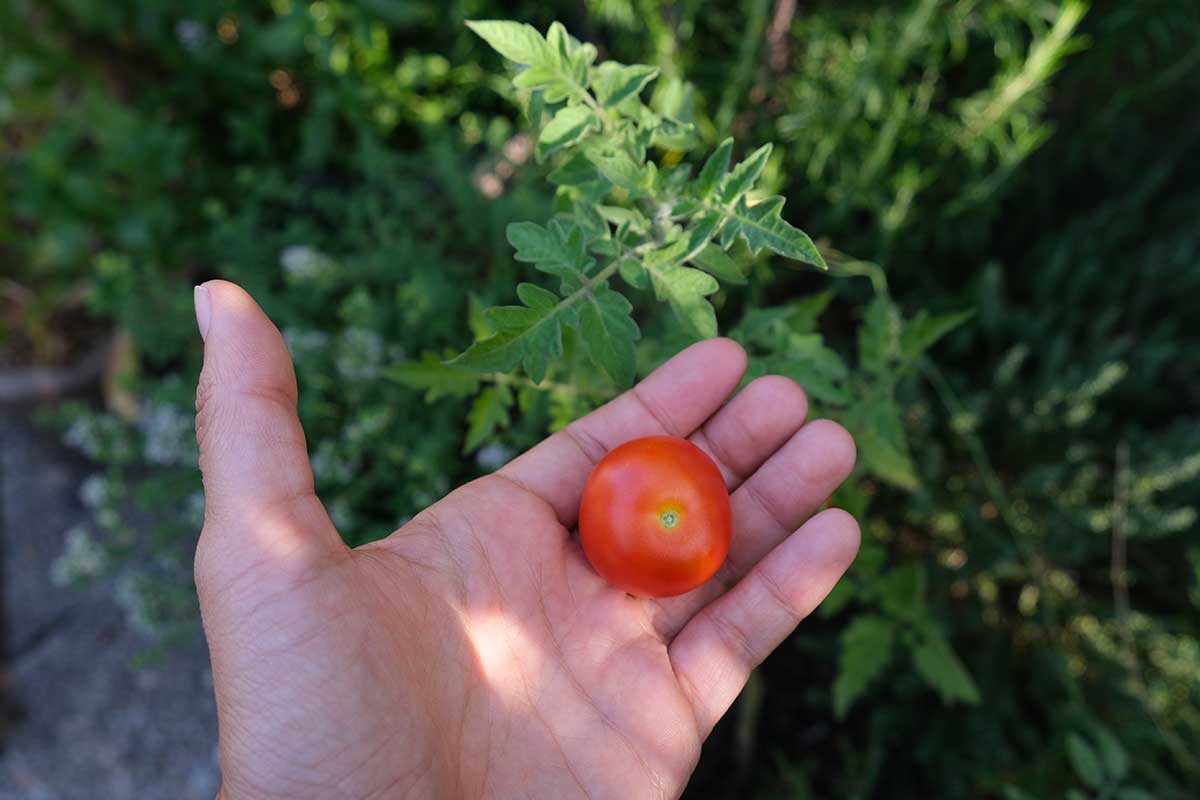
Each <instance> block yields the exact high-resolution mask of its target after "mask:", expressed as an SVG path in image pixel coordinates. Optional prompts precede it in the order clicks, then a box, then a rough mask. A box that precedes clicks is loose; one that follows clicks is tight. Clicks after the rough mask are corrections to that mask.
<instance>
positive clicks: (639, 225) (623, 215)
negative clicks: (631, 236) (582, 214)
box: [596, 206, 650, 232]
mask: <svg viewBox="0 0 1200 800" xmlns="http://www.w3.org/2000/svg"><path fill="white" fill-rule="evenodd" d="M596 210H597V211H599V212H600V216H602V217H604V218H605V219H606V220H608V221H609V222H611V223H612V224H614V225H628V226H629V227H630V229H632V230H634V231H637V232H642V231H645V230H646V229H647V228H648V227H649V226H650V220H648V219H647V218H646V215H645V214H643V213H642V212H640V211H638V210H637V209H636V208H622V207H621V206H597V207H596Z"/></svg>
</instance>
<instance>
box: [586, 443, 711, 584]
mask: <svg viewBox="0 0 1200 800" xmlns="http://www.w3.org/2000/svg"><path fill="white" fill-rule="evenodd" d="M732 526H733V513H732V511H731V510H730V508H729V494H728V492H726V491H725V480H724V479H723V478H722V477H721V471H720V470H718V469H717V465H716V464H714V463H713V461H712V459H711V458H709V457H708V456H707V455H705V454H704V451H703V450H701V449H700V448H699V447H696V445H694V444H692V443H691V442H689V441H687V440H686V439H678V438H676V437H674V436H647V437H645V438H643V439H634V440H633V441H631V442H626V443H625V444H623V445H621V446H620V447H617V448H615V449H614V450H612V451H611V452H610V453H609V454H608V455H606V456H605V457H604V458H602V459H600V463H599V464H597V465H596V468H595V469H593V470H592V474H591V475H589V476H588V479H587V483H586V484H585V485H584V487H583V501H582V503H581V505H580V508H579V536H580V539H581V540H582V541H583V551H584V552H585V553H586V554H587V557H588V561H590V562H591V563H592V566H593V567H594V568H595V570H596V571H597V572H599V573H600V574H601V575H602V576H604V578H605V579H607V580H608V582H609V583H611V584H612V585H613V586H616V587H617V588H619V589H624V590H625V591H626V592H629V593H630V594H635V595H639V596H641V597H669V596H671V595H676V594H683V593H684V592H688V591H691V590H692V589H695V588H696V587H697V586H699V585H700V584H702V583H704V582H705V581H706V580H708V579H709V578H711V577H712V575H713V573H714V572H716V571H717V569H718V568H719V567H720V566H721V562H723V561H724V560H725V556H726V554H727V553H728V552H729V539H730V535H731V530H732Z"/></svg>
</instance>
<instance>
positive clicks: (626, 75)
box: [592, 61, 658, 108]
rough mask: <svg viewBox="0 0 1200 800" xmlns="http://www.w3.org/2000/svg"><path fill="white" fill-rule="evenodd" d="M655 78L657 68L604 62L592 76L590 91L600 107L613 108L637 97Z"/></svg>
mask: <svg viewBox="0 0 1200 800" xmlns="http://www.w3.org/2000/svg"><path fill="white" fill-rule="evenodd" d="M657 77H658V67H650V66H646V65H645V64H630V65H628V66H623V65H621V64H618V63H616V62H615V61H605V62H604V63H603V64H601V65H600V66H598V67H597V68H596V70H595V73H594V75H593V76H592V90H593V92H594V93H595V95H596V99H597V100H599V101H600V103H601V105H603V106H605V107H606V108H615V107H616V106H618V105H620V104H621V103H622V102H623V101H625V100H627V99H629V98H630V97H633V96H635V95H637V94H638V93H639V92H641V91H642V89H644V88H646V85H647V84H649V83H650V81H652V80H654V79H655V78H657Z"/></svg>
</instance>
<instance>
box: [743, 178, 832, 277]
mask: <svg viewBox="0 0 1200 800" xmlns="http://www.w3.org/2000/svg"><path fill="white" fill-rule="evenodd" d="M782 209H783V198H782V197H778V196H776V197H768V198H767V199H766V200H763V201H762V202H761V203H756V204H754V205H752V206H751V205H747V203H746V198H745V197H741V198H739V199H738V201H737V204H736V205H735V206H734V207H733V208H724V209H722V213H723V214H724V215H725V217H726V219H725V225H724V227H723V228H722V229H721V247H722V248H724V249H725V250H728V249H729V248H730V247H731V246H733V243H734V241H735V240H736V239H737V238H738V237H739V236H740V237H741V238H742V239H743V240H744V241H745V242H746V245H747V246H748V247H749V248H750V251H751V252H752V253H755V254H757V253H759V252H760V251H761V250H762V249H763V248H764V247H765V248H766V249H768V250H770V251H772V252H775V253H778V254H779V255H781V256H783V257H784V258H790V259H792V260H794V261H803V262H804V263H806V264H812V265H813V266H815V267H818V268H820V269H829V267H828V265H827V264H826V263H825V259H824V258H822V257H821V253H820V252H819V251H818V250H817V246H816V245H815V244H813V241H812V239H810V238H809V236H808V234H807V233H805V232H804V231H802V230H800V229H799V228H795V227H793V226H792V225H790V224H788V223H787V222H786V221H784V219H783V217H781V216H780V212H781V211H782Z"/></svg>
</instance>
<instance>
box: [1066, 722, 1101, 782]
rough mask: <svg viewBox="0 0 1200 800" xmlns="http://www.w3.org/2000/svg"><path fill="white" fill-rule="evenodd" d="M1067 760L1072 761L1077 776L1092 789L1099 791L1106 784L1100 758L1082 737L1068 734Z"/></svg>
mask: <svg viewBox="0 0 1200 800" xmlns="http://www.w3.org/2000/svg"><path fill="white" fill-rule="evenodd" d="M1067 758H1068V759H1069V760H1070V762H1071V768H1072V769H1074V770H1075V774H1076V775H1078V776H1079V779H1080V780H1081V781H1083V782H1084V783H1085V784H1087V785H1088V786H1089V787H1090V788H1092V789H1099V788H1100V787H1102V786H1103V785H1104V784H1105V777H1104V768H1103V767H1102V766H1101V764H1100V757H1099V756H1098V755H1096V751H1095V750H1093V749H1092V746H1091V745H1089V744H1088V743H1087V742H1085V741H1084V740H1083V737H1082V736H1079V735H1078V734H1075V733H1068V734H1067Z"/></svg>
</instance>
